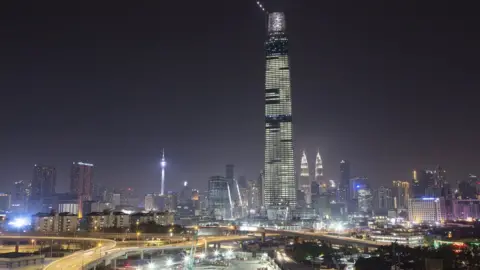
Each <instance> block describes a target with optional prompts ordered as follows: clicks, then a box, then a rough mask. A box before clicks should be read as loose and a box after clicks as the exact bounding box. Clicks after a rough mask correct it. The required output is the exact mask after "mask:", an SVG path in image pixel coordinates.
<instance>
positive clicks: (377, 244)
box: [275, 230, 390, 247]
mask: <svg viewBox="0 0 480 270" xmlns="http://www.w3.org/2000/svg"><path fill="white" fill-rule="evenodd" d="M275 232H277V233H279V234H282V232H283V233H285V234H292V235H298V236H302V235H303V236H311V237H317V238H323V239H325V240H329V241H332V242H344V243H343V244H357V245H364V246H370V247H380V246H390V243H381V242H375V241H370V240H363V239H358V238H351V237H346V236H337V235H329V234H325V233H312V232H302V231H285V230H277V231H275Z"/></svg>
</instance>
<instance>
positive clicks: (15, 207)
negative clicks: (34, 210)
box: [11, 180, 31, 213]
mask: <svg viewBox="0 0 480 270" xmlns="http://www.w3.org/2000/svg"><path fill="white" fill-rule="evenodd" d="M30 185H31V184H30ZM27 188H28V184H27V183H26V182H25V181H23V180H20V181H16V182H15V183H14V189H13V192H12V204H11V210H12V212H15V213H22V212H25V211H26V210H27V205H28V199H29V195H28V193H27Z"/></svg>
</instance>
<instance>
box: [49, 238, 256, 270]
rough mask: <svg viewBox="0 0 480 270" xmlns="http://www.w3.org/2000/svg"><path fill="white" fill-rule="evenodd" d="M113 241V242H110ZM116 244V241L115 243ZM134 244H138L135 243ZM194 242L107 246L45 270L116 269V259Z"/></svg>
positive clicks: (200, 244) (70, 257) (215, 240)
mask: <svg viewBox="0 0 480 270" xmlns="http://www.w3.org/2000/svg"><path fill="white" fill-rule="evenodd" d="M248 239H252V237H248V236H235V235H234V236H218V237H205V238H201V239H199V240H198V242H197V245H199V246H202V245H205V241H206V242H207V243H220V242H230V241H239V240H248ZM109 241H111V240H109ZM113 242H114V241H113ZM132 244H134V245H135V244H136V243H135V241H133V242H132ZM192 244H193V242H192V241H186V242H182V243H177V244H168V245H163V246H153V247H152V246H145V247H138V246H133V247H116V246H111V245H108V246H107V245H105V246H101V245H99V246H98V247H95V248H92V249H89V250H86V251H79V252H76V253H73V254H71V255H69V256H66V257H64V258H61V259H59V260H56V261H54V262H52V263H51V264H49V265H48V266H47V267H46V268H45V270H54V269H55V270H57V269H76V270H79V269H96V267H97V266H98V265H112V264H113V267H116V258H118V257H122V256H125V255H127V254H131V253H138V254H140V255H141V257H143V253H145V252H149V251H160V250H168V249H183V248H190V247H191V246H192Z"/></svg>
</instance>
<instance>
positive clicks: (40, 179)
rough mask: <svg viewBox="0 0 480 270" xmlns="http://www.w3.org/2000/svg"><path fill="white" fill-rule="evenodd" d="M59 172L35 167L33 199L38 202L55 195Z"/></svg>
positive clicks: (51, 168) (38, 166)
mask: <svg viewBox="0 0 480 270" xmlns="http://www.w3.org/2000/svg"><path fill="white" fill-rule="evenodd" d="M56 180H57V171H56V170H55V168H54V167H50V166H42V165H37V164H35V166H34V167H33V179H32V191H31V192H32V193H31V199H32V200H35V201H38V200H42V199H43V198H46V197H50V196H52V195H53V194H55V185H56Z"/></svg>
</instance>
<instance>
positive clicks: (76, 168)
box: [70, 161, 93, 218]
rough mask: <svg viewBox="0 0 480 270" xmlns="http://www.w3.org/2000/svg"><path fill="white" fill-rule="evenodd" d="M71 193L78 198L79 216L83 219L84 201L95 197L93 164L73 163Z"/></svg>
mask: <svg viewBox="0 0 480 270" xmlns="http://www.w3.org/2000/svg"><path fill="white" fill-rule="evenodd" d="M70 193H71V194H73V195H75V196H77V198H78V216H79V218H82V216H83V208H82V203H83V202H84V201H90V200H92V197H93V164H90V163H85V162H80V161H79V162H73V164H72V169H71V173H70Z"/></svg>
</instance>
